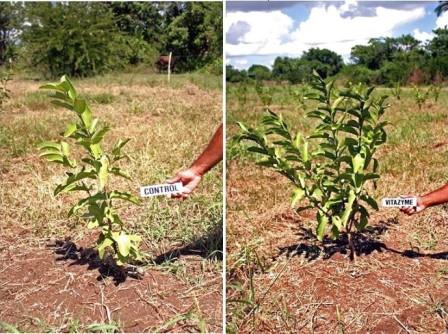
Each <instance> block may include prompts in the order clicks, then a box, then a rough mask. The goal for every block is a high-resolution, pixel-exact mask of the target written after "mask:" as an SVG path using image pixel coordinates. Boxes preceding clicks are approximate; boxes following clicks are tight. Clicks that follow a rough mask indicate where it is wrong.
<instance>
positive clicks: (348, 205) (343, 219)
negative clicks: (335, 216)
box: [341, 189, 356, 227]
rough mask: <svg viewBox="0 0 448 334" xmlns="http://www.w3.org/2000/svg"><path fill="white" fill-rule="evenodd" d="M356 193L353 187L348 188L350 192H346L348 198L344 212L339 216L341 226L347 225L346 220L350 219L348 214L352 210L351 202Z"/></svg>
mask: <svg viewBox="0 0 448 334" xmlns="http://www.w3.org/2000/svg"><path fill="white" fill-rule="evenodd" d="M355 199H356V194H355V191H354V190H353V189H350V192H349V193H348V199H347V202H346V203H345V206H344V212H343V214H342V217H341V224H342V226H344V227H345V226H347V222H348V220H349V219H350V216H351V214H352V212H353V210H352V209H353V203H354V202H355Z"/></svg>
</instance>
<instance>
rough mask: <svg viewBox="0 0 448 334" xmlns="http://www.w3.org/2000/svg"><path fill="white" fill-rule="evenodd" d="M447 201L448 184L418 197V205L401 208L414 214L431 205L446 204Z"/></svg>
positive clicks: (407, 212) (409, 213)
mask: <svg viewBox="0 0 448 334" xmlns="http://www.w3.org/2000/svg"><path fill="white" fill-rule="evenodd" d="M447 202H448V184H446V185H444V186H443V187H440V188H438V189H436V190H434V191H432V192H430V193H427V194H426V195H423V196H419V197H417V206H416V207H412V208H411V207H408V208H401V209H400V210H401V211H402V212H404V213H406V214H407V215H413V214H415V213H419V212H421V211H423V210H425V209H426V208H429V207H431V206H435V205H439V204H444V203H447Z"/></svg>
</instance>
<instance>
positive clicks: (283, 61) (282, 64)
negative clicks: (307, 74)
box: [272, 57, 304, 84]
mask: <svg viewBox="0 0 448 334" xmlns="http://www.w3.org/2000/svg"><path fill="white" fill-rule="evenodd" d="M301 65H303V62H301V61H300V59H298V58H289V57H277V58H275V61H274V65H273V66H272V75H273V77H275V78H276V79H279V80H288V81H289V82H291V83H293V84H296V83H299V82H302V81H304V73H303V71H302V68H301Z"/></svg>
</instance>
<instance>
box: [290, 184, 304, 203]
mask: <svg viewBox="0 0 448 334" xmlns="http://www.w3.org/2000/svg"><path fill="white" fill-rule="evenodd" d="M304 196H305V191H304V190H303V189H302V188H298V187H297V188H296V189H294V191H293V194H292V198H291V207H294V206H295V205H296V204H297V202H299V201H301V200H302V199H303V197H304Z"/></svg>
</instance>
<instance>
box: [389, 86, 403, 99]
mask: <svg viewBox="0 0 448 334" xmlns="http://www.w3.org/2000/svg"><path fill="white" fill-rule="evenodd" d="M391 93H392V95H393V96H394V97H395V98H396V99H397V100H400V99H401V85H400V83H399V82H396V83H395V84H394V86H393V87H392V89H391Z"/></svg>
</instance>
